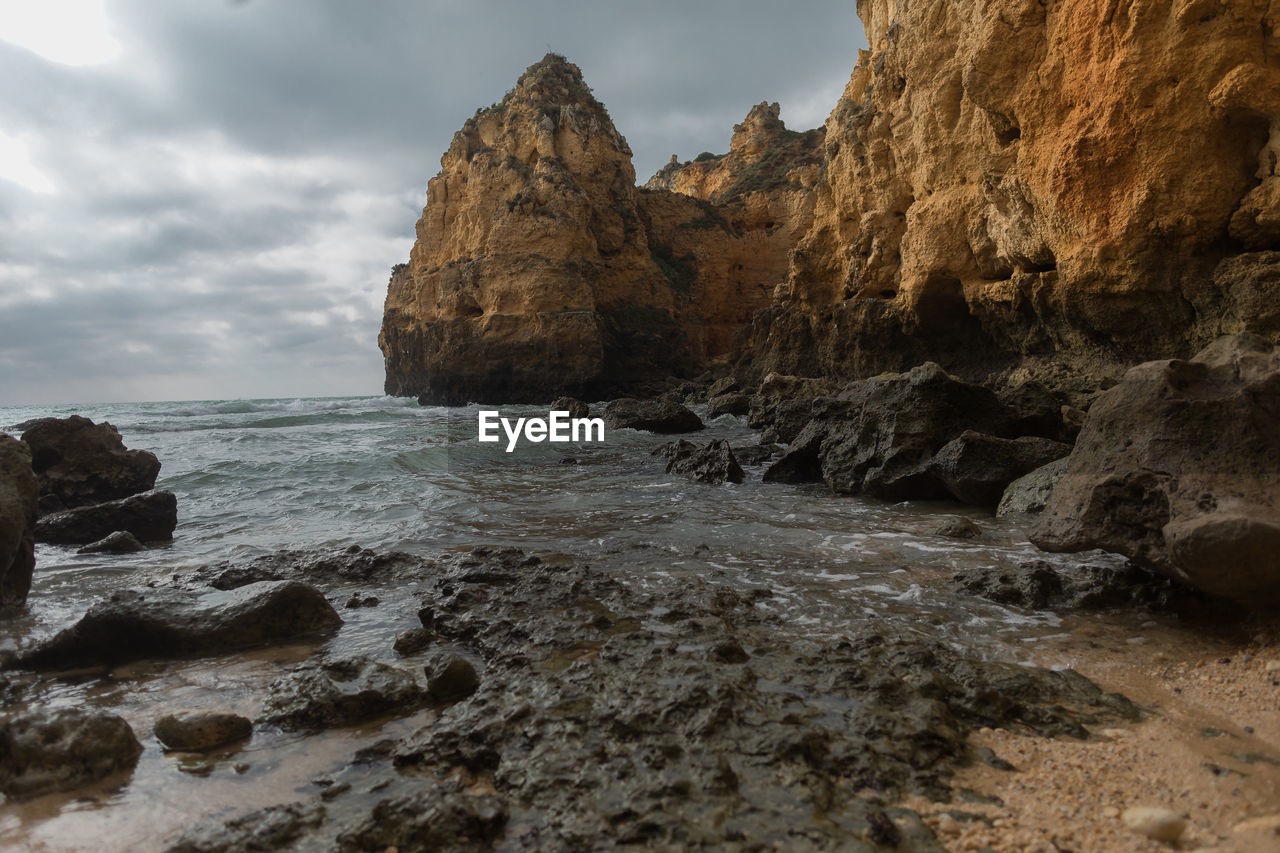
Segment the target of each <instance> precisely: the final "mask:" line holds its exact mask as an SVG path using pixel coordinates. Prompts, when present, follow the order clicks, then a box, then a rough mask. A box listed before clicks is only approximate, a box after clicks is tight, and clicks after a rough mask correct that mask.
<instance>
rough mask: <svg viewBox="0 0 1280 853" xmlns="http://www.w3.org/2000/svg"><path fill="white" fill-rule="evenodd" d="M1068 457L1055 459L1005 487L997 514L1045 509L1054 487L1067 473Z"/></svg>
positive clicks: (1031, 513)
mask: <svg viewBox="0 0 1280 853" xmlns="http://www.w3.org/2000/svg"><path fill="white" fill-rule="evenodd" d="M1067 464H1068V457H1065V456H1064V457H1063V458H1061V459H1055V460H1054V461H1052V462H1050V463H1049V464H1048V465H1042V466H1041V467H1039V468H1037V469H1035V470H1034V471H1032V472H1031V473H1029V474H1023V475H1022V476H1021V477H1019V478H1018V479H1016V480H1014V481H1013V482H1012V483H1010V484H1009V485H1008V487H1006V488H1005V490H1004V494H1003V495H1001V496H1000V503H999V505H997V506H996V515H1018V514H1022V515H1036V514H1038V513H1040V512H1043V511H1044V508H1045V505H1046V504H1047V503H1048V502H1049V495H1051V494H1053V487H1054V486H1056V485H1058V481H1059V480H1061V479H1062V477H1063V475H1064V474H1066V473H1067Z"/></svg>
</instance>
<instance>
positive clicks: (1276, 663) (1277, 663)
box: [1263, 660, 1280, 672]
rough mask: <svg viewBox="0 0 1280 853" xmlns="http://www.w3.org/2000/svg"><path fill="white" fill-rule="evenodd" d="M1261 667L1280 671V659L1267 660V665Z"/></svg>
mask: <svg viewBox="0 0 1280 853" xmlns="http://www.w3.org/2000/svg"><path fill="white" fill-rule="evenodd" d="M1263 669H1265V670H1266V671H1267V672H1280V660H1269V661H1267V665H1266V666H1265V667H1263Z"/></svg>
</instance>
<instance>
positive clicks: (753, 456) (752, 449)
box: [733, 444, 782, 465]
mask: <svg viewBox="0 0 1280 853" xmlns="http://www.w3.org/2000/svg"><path fill="white" fill-rule="evenodd" d="M781 452H782V445H780V444H749V445H747V446H746V447H735V448H733V455H734V456H735V457H736V458H737V460H738V464H740V465H763V464H764V463H766V462H768V461H769V460H770V459H772V458H773V457H775V456H777V455H778V454H779V453H781Z"/></svg>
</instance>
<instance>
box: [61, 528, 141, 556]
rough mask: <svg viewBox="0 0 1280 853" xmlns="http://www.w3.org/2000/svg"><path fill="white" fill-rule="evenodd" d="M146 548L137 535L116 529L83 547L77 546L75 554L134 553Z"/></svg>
mask: <svg viewBox="0 0 1280 853" xmlns="http://www.w3.org/2000/svg"><path fill="white" fill-rule="evenodd" d="M145 550H147V546H146V545H143V544H142V543H141V542H139V541H138V537H136V536H134V535H133V534H132V533H128V532H126V531H123V530H117V531H116V532H115V533H112V534H111V535H110V536H106V537H104V538H102V539H99V540H98V541H97V542H90V543H89V544H88V545H85V546H84V547H83V548H77V549H76V553H77V554H136V553H137V552H138V551H145Z"/></svg>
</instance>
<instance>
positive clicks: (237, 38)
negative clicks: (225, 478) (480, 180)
mask: <svg viewBox="0 0 1280 853" xmlns="http://www.w3.org/2000/svg"><path fill="white" fill-rule="evenodd" d="M861 46H863V36H862V28H861V25H860V24H859V23H858V21H857V18H856V16H855V14H854V2H853V0H805V1H804V2H787V3H782V2H777V0H678V2H677V0H672V2H667V0H659V2H642V3H641V2H623V0H434V1H433V2H428V0H422V2H410V0H385V2H367V3H366V2H347V0H248V2H245V0H237V2H229V0H184V2H168V0H106V2H99V1H98V0H61V2H59V0H30V2H25V1H24V2H17V0H13V1H12V2H11V1H10V0H0V405H4V404H15V403H35V402H85V403H89V402H109V401H131V400H189V399H213V398H233V397H280V396H308V395H348V394H352V395H355V394H377V393H380V392H381V389H382V360H381V354H380V353H379V352H378V348H377V332H378V326H379V322H380V320H381V311H382V300H383V297H384V296H385V294H386V282H387V277H388V274H389V271H390V268H391V266H392V265H393V264H395V263H399V262H401V261H405V260H407V259H408V254H409V248H410V246H411V245H412V241H413V228H414V223H415V222H416V220H417V218H418V216H419V215H420V213H421V208H422V205H423V203H424V202H425V190H426V182H427V179H428V178H430V177H431V176H432V175H434V174H435V173H436V171H438V169H439V162H440V155H441V154H442V153H443V152H444V150H445V149H446V148H447V147H448V144H449V140H450V138H451V137H452V135H453V132H454V131H455V130H457V129H458V127H459V126H461V124H462V122H463V120H464V119H466V118H467V116H469V115H471V114H472V113H473V112H474V111H475V109H476V107H478V106H482V105H487V104H489V103H491V102H493V101H496V100H499V99H500V98H501V97H502V95H503V93H504V92H506V91H507V90H508V89H510V88H511V87H512V86H513V85H514V83H515V81H516V79H517V77H519V75H520V73H521V71H522V70H523V69H524V68H525V67H526V66H527V65H530V64H531V63H533V62H536V61H537V60H538V59H539V58H541V56H542V55H543V54H544V53H545V52H547V50H549V49H550V50H554V51H556V52H559V53H563V54H565V55H567V56H568V57H569V58H570V59H571V60H573V61H574V62H576V63H577V64H578V65H579V66H581V67H582V69H583V72H584V74H585V76H586V80H587V83H588V84H589V85H590V86H591V87H592V88H593V90H594V91H595V93H596V96H597V97H598V98H600V100H602V101H603V102H604V103H605V105H606V106H607V107H608V108H609V111H610V114H611V115H612V116H613V119H614V122H615V124H617V126H618V129H619V130H620V131H621V132H622V133H623V134H624V135H625V136H626V137H627V140H628V141H629V142H630V143H631V147H632V148H633V150H634V151H635V155H636V172H637V174H638V175H639V176H640V179H641V181H643V180H644V179H645V178H647V177H648V175H650V174H651V173H652V172H654V171H655V170H656V169H657V168H658V167H660V166H661V165H662V164H663V163H664V162H666V160H667V158H668V157H669V156H670V155H671V154H672V153H678V154H679V155H680V156H681V158H682V159H686V158H690V157H693V156H694V155H696V154H697V153H699V152H700V151H703V150H713V151H723V150H725V149H727V148H728V143H729V136H730V133H731V128H732V125H733V124H734V123H735V122H737V121H740V120H741V119H742V117H743V116H745V115H746V113H747V110H748V109H749V108H750V107H751V105H752V104H755V103H758V102H760V101H762V100H769V101H780V102H781V103H782V117H783V119H784V120H785V121H786V122H787V123H788V126H790V127H794V128H805V127H812V126H816V125H818V124H820V123H822V121H823V120H824V119H825V118H826V115H827V113H828V112H829V111H830V109H831V108H832V107H833V106H834V104H835V101H836V98H837V97H838V96H839V93H840V91H841V89H842V88H843V87H844V83H845V81H846V80H847V79H848V75H849V72H850V71H851V70H852V68H853V64H854V61H855V59H856V56H857V50H858V48H859V47H861Z"/></svg>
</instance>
